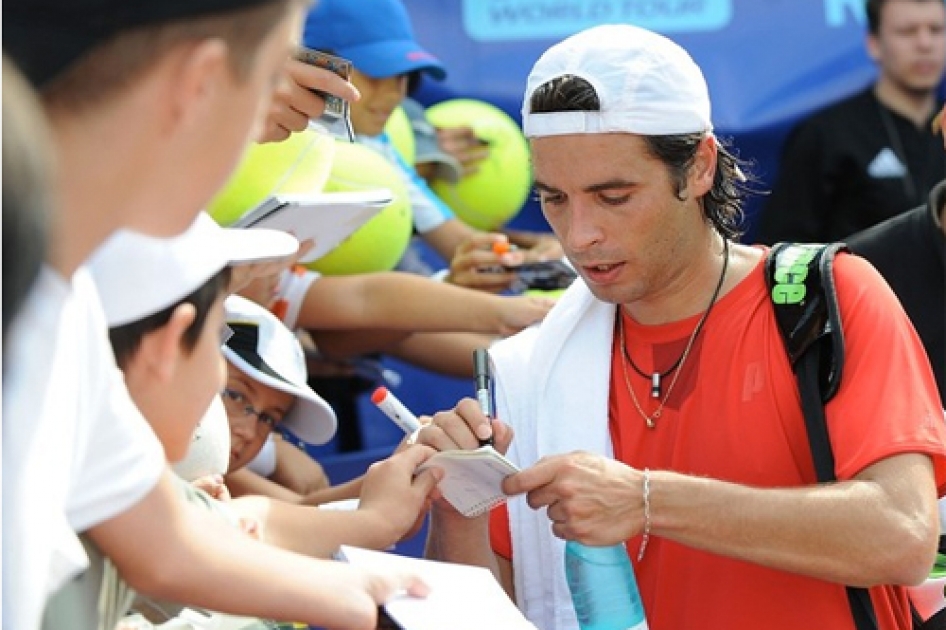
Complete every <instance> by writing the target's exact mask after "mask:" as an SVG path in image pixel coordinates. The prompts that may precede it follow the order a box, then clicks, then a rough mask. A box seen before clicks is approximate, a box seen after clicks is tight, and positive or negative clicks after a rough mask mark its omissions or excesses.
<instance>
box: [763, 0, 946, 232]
mask: <svg viewBox="0 0 946 630" xmlns="http://www.w3.org/2000/svg"><path fill="white" fill-rule="evenodd" d="M866 6H867V18H868V28H869V33H868V37H867V48H868V52H869V53H870V55H871V57H872V58H873V59H874V60H875V61H876V62H877V65H878V69H879V76H878V78H877V81H876V82H875V83H874V84H873V85H872V86H870V87H869V88H867V89H865V90H863V91H862V92H860V93H858V94H856V95H854V96H851V97H849V98H847V99H845V100H843V101H841V102H839V103H837V104H835V105H832V106H829V107H828V108H826V109H824V110H822V111H820V112H818V113H816V114H815V115H813V116H812V117H811V118H809V119H808V120H806V121H804V122H803V123H801V124H800V125H798V126H797V127H796V128H795V129H794V130H793V132H792V133H791V134H790V135H789V138H788V140H787V142H786V145H785V148H784V151H783V154H782V160H781V167H780V170H779V173H778V176H777V178H776V181H775V185H774V187H773V190H772V195H771V197H770V198H769V200H768V202H767V204H766V206H765V207H764V208H763V210H762V213H761V215H760V218H759V221H760V223H759V231H758V239H759V241H761V242H764V243H775V242H778V241H813V242H819V241H820V242H827V241H833V240H838V239H841V238H843V237H845V236H848V235H850V234H852V233H854V232H857V231H859V230H862V229H864V228H867V227H869V226H871V225H874V224H876V223H879V222H881V221H883V220H885V219H887V218H890V217H892V216H894V215H897V214H899V213H901V212H905V211H907V210H909V209H910V208H913V207H916V206H918V205H920V204H922V203H924V201H925V199H926V195H927V194H928V193H929V191H930V189H931V188H932V187H933V186H934V185H935V184H936V183H937V182H938V181H939V180H940V179H942V178H943V175H944V174H946V154H944V153H943V150H942V147H941V146H940V144H939V140H938V139H937V138H936V137H935V135H934V134H932V133H931V132H930V131H929V124H930V121H931V119H932V118H933V115H934V114H935V112H936V111H938V109H939V105H941V104H940V103H937V98H936V89H937V86H938V85H939V83H940V82H941V81H942V79H943V74H944V69H946V7H944V3H943V0H867V5H866Z"/></svg>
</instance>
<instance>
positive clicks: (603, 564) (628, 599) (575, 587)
mask: <svg viewBox="0 0 946 630" xmlns="http://www.w3.org/2000/svg"><path fill="white" fill-rule="evenodd" d="M565 579H566V580H567V581H568V590H569V591H570V592H571V595H572V602H573V603H574V604H575V613H576V614H577V615H578V626H579V627H580V628H581V630H647V619H646V618H645V616H644V604H643V603H642V602H641V595H640V592H639V591H638V590H637V579H636V578H635V577H634V567H633V566H631V560H630V558H628V557H627V550H626V549H625V548H624V544H623V543H622V544H617V545H611V546H609V547H590V546H588V545H583V544H581V543H579V542H576V541H574V540H569V541H568V542H567V543H565Z"/></svg>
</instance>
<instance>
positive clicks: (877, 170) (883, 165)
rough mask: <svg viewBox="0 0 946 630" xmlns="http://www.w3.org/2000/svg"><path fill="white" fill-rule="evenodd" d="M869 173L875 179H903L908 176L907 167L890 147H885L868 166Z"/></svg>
mask: <svg viewBox="0 0 946 630" xmlns="http://www.w3.org/2000/svg"><path fill="white" fill-rule="evenodd" d="M867 173H868V174H869V175H870V176H871V177H873V178H874V179H886V178H893V177H903V176H904V175H906V174H907V167H906V166H904V165H903V162H901V161H900V158H898V157H897V154H896V153H894V152H893V150H891V149H890V147H884V148H883V149H881V150H880V153H878V154H877V155H876V156H874V159H873V160H871V162H870V164H868V165H867Z"/></svg>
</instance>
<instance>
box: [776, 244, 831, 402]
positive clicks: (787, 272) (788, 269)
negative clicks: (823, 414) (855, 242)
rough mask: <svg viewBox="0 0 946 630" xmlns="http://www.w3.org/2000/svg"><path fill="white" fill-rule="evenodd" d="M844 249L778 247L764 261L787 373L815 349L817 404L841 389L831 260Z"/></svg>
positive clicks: (791, 245) (826, 400)
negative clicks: (818, 354) (787, 359)
mask: <svg viewBox="0 0 946 630" xmlns="http://www.w3.org/2000/svg"><path fill="white" fill-rule="evenodd" d="M839 251H848V249H847V246H846V245H845V244H844V243H832V244H830V245H822V244H799V243H779V244H777V245H775V246H774V247H773V248H772V249H771V250H770V251H769V255H768V257H767V258H766V261H765V279H766V282H767V283H768V287H769V292H770V296H771V298H772V304H773V305H774V306H775V319H776V321H777V323H778V326H779V330H780V331H781V333H782V340H783V341H784V342H785V350H786V352H787V353H788V358H789V361H790V362H791V365H792V369H793V370H795V371H796V373H797V370H798V366H799V361H800V360H801V358H802V357H803V356H805V355H806V353H807V352H809V351H810V350H811V349H812V348H813V347H814V346H818V350H820V361H819V364H818V388H819V399H820V400H821V404H822V405H823V404H825V403H827V402H828V401H829V400H831V398H832V397H833V396H834V395H835V394H836V393H837V391H838V387H840V385H841V375H842V372H843V369H844V329H843V327H842V326H841V312H840V309H839V308H838V296H837V291H836V289H835V283H834V270H833V266H834V258H835V256H836V255H837V253H838V252H839Z"/></svg>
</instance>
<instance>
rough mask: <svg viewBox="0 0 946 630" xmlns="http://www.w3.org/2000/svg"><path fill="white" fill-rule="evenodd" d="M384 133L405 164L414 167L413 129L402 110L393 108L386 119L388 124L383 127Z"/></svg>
mask: <svg viewBox="0 0 946 630" xmlns="http://www.w3.org/2000/svg"><path fill="white" fill-rule="evenodd" d="M384 132H385V133H386V134H388V138H390V139H391V144H393V145H394V148H395V150H396V151H397V152H398V154H399V155H400V156H401V159H402V160H404V162H405V163H407V164H410V165H411V166H413V165H414V158H415V157H416V155H417V154H416V152H415V149H414V129H413V127H411V119H410V118H408V117H407V113H406V112H405V111H404V108H403V107H401V106H400V105H398V106H397V107H396V108H394V113H392V114H391V117H390V118H388V123H387V124H386V125H385V126H384Z"/></svg>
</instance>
